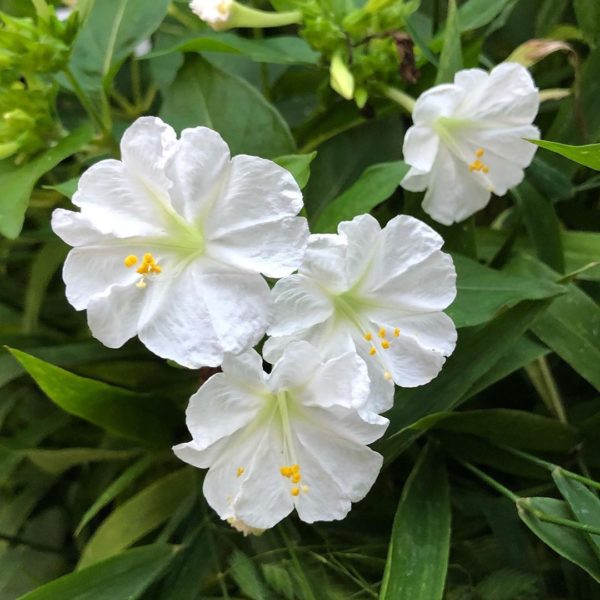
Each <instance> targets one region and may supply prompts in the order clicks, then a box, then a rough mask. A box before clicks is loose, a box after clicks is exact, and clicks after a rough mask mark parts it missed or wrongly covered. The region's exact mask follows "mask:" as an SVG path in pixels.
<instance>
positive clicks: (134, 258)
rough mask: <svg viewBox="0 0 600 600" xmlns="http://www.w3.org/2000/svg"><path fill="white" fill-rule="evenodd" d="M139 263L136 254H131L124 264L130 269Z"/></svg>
mask: <svg viewBox="0 0 600 600" xmlns="http://www.w3.org/2000/svg"><path fill="white" fill-rule="evenodd" d="M137 261H138V257H137V256H136V255H135V254H130V255H129V256H126V257H125V260H124V261H123V262H124V263H125V266H126V267H127V268H129V267H133V265H135V264H136V263H137Z"/></svg>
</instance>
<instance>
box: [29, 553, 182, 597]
mask: <svg viewBox="0 0 600 600" xmlns="http://www.w3.org/2000/svg"><path fill="white" fill-rule="evenodd" d="M176 552H177V550H176V549H175V548H174V547H173V546H167V545H163V544H160V545H159V544H156V545H153V546H142V547H140V548H134V549H133V550H129V551H128V552H123V553H122V554H119V555H118V556H114V557H112V558H109V559H108V560H105V561H103V562H100V563H98V564H95V565H93V566H91V567H89V568H87V569H83V570H81V571H77V572H76V573H70V574H69V575H64V576H63V577H59V578H58V579H55V580H54V581H51V582H50V583H47V584H46V585H43V586H42V587H40V588H38V589H37V590H34V591H33V592H30V593H29V594H25V595H24V596H22V597H21V598H20V599H19V600H58V599H59V598H61V599H62V600H117V599H121V598H122V599H123V600H125V598H127V600H135V599H136V598H139V597H141V595H142V594H143V593H144V591H145V590H146V589H147V588H148V587H149V586H150V585H151V584H152V582H153V581H155V580H156V579H157V578H158V577H159V576H160V575H161V574H162V573H163V572H164V570H165V569H166V568H167V566H168V565H169V563H170V562H171V560H172V559H173V556H175V553H176Z"/></svg>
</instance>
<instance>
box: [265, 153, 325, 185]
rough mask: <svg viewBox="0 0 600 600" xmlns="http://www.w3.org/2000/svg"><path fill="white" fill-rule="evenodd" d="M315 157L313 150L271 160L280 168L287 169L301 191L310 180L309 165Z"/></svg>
mask: <svg viewBox="0 0 600 600" xmlns="http://www.w3.org/2000/svg"><path fill="white" fill-rule="evenodd" d="M316 155H317V151H316V150H313V151H312V152H310V153H308V154H288V155H286V156H278V157H277V158H274V159H273V162H276V163H277V164H278V165H279V166H280V167H283V168H284V169H287V170H288V171H289V172H290V173H291V174H292V175H293V176H294V179H295V180H296V182H297V183H298V185H299V186H300V189H303V188H304V187H305V186H306V184H307V183H308V180H309V178H310V163H311V162H312V161H313V160H314V158H315V156H316Z"/></svg>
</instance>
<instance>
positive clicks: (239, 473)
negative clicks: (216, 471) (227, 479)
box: [235, 467, 246, 477]
mask: <svg viewBox="0 0 600 600" xmlns="http://www.w3.org/2000/svg"><path fill="white" fill-rule="evenodd" d="M245 470H246V469H244V467H238V468H237V471H236V472H235V474H236V475H237V476H238V477H241V476H242V475H243V474H244V471H245Z"/></svg>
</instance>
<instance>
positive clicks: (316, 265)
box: [298, 233, 348, 292]
mask: <svg viewBox="0 0 600 600" xmlns="http://www.w3.org/2000/svg"><path fill="white" fill-rule="evenodd" d="M347 249H348V240H347V239H346V238H345V237H343V236H341V235H336V234H331V233H322V234H314V235H311V236H310V238H309V241H308V247H307V248H306V253H305V254H304V259H303V260H302V264H301V265H300V268H299V269H298V273H300V274H301V275H305V276H307V277H310V278H311V279H316V280H317V281H318V282H319V283H320V284H321V285H322V286H323V287H324V288H325V289H328V290H331V291H337V292H341V291H345V290H347V289H348V282H347V281H346V274H345V272H344V270H343V269H340V265H341V264H344V262H345V260H346V252H347Z"/></svg>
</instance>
